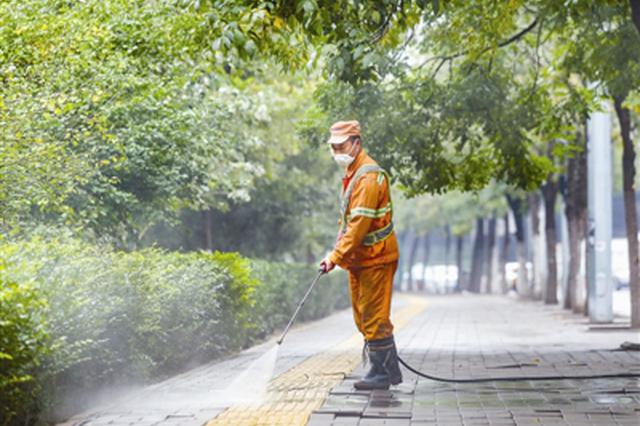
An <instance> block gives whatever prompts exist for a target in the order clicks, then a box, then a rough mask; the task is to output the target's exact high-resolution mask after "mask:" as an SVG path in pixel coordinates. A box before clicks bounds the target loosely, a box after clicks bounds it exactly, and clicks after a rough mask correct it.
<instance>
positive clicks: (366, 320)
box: [349, 262, 398, 341]
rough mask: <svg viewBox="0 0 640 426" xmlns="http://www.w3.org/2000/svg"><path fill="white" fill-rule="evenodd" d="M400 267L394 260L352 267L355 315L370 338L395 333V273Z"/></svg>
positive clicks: (351, 285)
mask: <svg viewBox="0 0 640 426" xmlns="http://www.w3.org/2000/svg"><path fill="white" fill-rule="evenodd" d="M397 267H398V262H393V263H387V264H385V265H376V266H371V267H367V268H353V269H349V288H350V289H351V305H352V307H353V319H354V320H355V322H356V326H357V327H358V330H360V332H361V333H362V334H363V335H364V338H365V339H366V340H367V341H369V340H377V339H384V338H386V337H389V336H391V335H392V334H393V325H392V324H391V319H390V318H389V316H390V313H391V290H392V288H393V275H394V274H395V272H396V269H397Z"/></svg>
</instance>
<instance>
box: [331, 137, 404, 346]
mask: <svg viewBox="0 0 640 426" xmlns="http://www.w3.org/2000/svg"><path fill="white" fill-rule="evenodd" d="M362 166H367V167H368V168H369V169H372V168H373V169H375V168H378V170H379V171H370V172H366V173H362V170H361V171H360V173H362V174H360V175H359V176H356V175H357V173H358V170H359V169H360V168H361V167H362ZM363 170H364V169H363ZM354 177H355V180H354ZM352 180H353V182H352ZM350 185H351V194H350V196H349V194H348V191H349V187H350ZM345 192H347V194H346V195H347V197H346V198H345ZM341 210H342V216H341V219H340V227H341V229H340V232H339V234H338V239H337V241H336V245H335V247H334V249H333V251H332V252H331V254H330V255H329V260H330V261H331V262H333V263H335V264H336V265H338V266H340V267H341V268H343V269H346V270H348V271H349V288H350V291H351V303H352V307H353V318H354V320H355V323H356V326H357V327H358V330H360V332H361V333H362V334H363V335H364V337H365V339H366V340H367V341H371V340H378V339H384V338H387V337H390V336H391V335H392V334H393V325H392V324H391V320H390V318H389V316H390V311H391V291H392V288H393V275H394V274H395V272H396V268H397V266H398V241H397V239H396V236H395V233H394V232H393V224H392V222H391V216H392V208H391V194H390V187H389V180H388V178H387V176H386V174H385V173H384V171H382V169H379V167H377V164H376V163H375V161H374V160H373V159H372V158H371V157H369V156H368V155H367V154H366V152H365V151H364V149H361V150H360V153H359V154H358V156H357V157H356V158H355V159H354V161H353V163H351V165H350V166H349V167H348V169H347V171H346V173H345V176H344V178H343V200H342V209H341Z"/></svg>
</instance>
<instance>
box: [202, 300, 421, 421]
mask: <svg viewBox="0 0 640 426" xmlns="http://www.w3.org/2000/svg"><path fill="white" fill-rule="evenodd" d="M402 297H403V299H405V300H407V301H408V304H407V305H406V306H405V307H403V308H402V309H400V310H399V311H398V312H397V313H396V314H395V315H393V318H392V320H393V323H394V326H395V329H396V331H397V330H399V329H401V328H402V327H404V326H405V325H406V324H407V323H408V322H409V321H410V320H411V319H412V318H413V317H415V316H416V315H418V314H419V313H420V312H422V311H423V310H424V309H425V307H426V302H425V300H424V299H423V298H421V297H416V296H409V295H402ZM361 348H362V335H360V334H359V333H355V334H354V335H353V336H351V337H350V338H349V339H347V340H345V341H344V342H342V343H340V344H339V345H337V346H335V347H333V348H331V349H330V350H329V351H327V352H323V353H320V354H317V355H314V356H312V357H309V358H307V359H306V360H304V361H303V362H301V363H300V364H298V365H296V366H295V367H293V368H292V369H290V370H288V371H286V372H284V373H282V374H281V375H280V376H278V377H276V378H275V379H272V380H271V382H270V383H269V388H268V390H267V395H266V397H265V399H264V402H263V403H261V404H259V405H234V406H232V407H229V408H228V409H227V410H225V411H224V412H222V413H220V415H218V416H217V417H216V418H215V419H213V420H211V421H210V422H209V423H207V426H217V425H234V426H258V425H286V426H296V425H306V424H307V420H308V419H309V416H310V415H311V413H312V412H313V411H314V410H317V409H318V408H320V407H321V406H322V403H323V402H324V400H325V399H326V397H327V395H328V394H329V391H330V390H331V388H333V387H334V386H335V385H337V384H338V383H340V382H341V381H342V380H343V379H344V377H345V376H346V375H347V374H349V373H350V372H351V371H353V369H354V368H356V367H357V365H358V363H359V362H361V360H362V358H361V352H360V349H361Z"/></svg>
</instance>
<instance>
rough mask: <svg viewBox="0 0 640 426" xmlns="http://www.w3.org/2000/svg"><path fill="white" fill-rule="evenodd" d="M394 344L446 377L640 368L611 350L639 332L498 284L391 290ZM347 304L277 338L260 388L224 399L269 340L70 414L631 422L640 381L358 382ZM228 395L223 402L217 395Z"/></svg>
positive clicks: (636, 420) (108, 418)
mask: <svg viewBox="0 0 640 426" xmlns="http://www.w3.org/2000/svg"><path fill="white" fill-rule="evenodd" d="M393 318H394V322H395V324H396V340H397V342H398V346H399V349H400V355H401V356H402V357H403V358H404V359H405V360H406V361H407V362H408V363H409V364H411V365H413V366H414V367H416V368H418V369H419V370H424V371H427V372H430V373H433V374H435V375H438V376H445V377H458V378H466V377H501V376H502V377H504V376H512V375H527V376H530V375H548V374H554V375H576V374H594V373H596V374H599V373H618V372H629V371H634V372H640V353H639V352H628V351H618V350H616V348H617V347H618V346H619V345H620V343H622V342H624V341H636V342H638V341H640V336H639V335H638V333H636V332H632V331H629V330H628V329H626V330H624V329H618V328H615V327H605V328H604V329H591V328H590V327H589V324H588V322H587V321H586V319H585V318H584V317H582V316H577V315H573V314H570V313H567V312H565V311H563V310H562V309H560V308H558V307H548V306H544V305H542V304H541V303H539V302H524V301H516V300H512V299H509V298H506V297H499V296H471V295H468V296H465V295H454V296H438V297H436V296H427V297H421V296H410V295H400V296H399V297H397V298H396V300H395V301H394V310H393ZM352 322H353V321H352V319H351V315H350V312H349V311H343V312H340V313H337V314H336V315H333V316H331V317H329V318H326V319H323V320H321V321H317V322H314V323H312V324H306V325H301V326H297V327H295V328H294V329H293V330H292V331H291V333H290V334H289V335H288V336H287V339H286V340H285V343H284V344H283V345H282V347H281V348H280V353H279V356H278V361H277V364H276V367H275V373H274V379H273V380H272V381H271V383H270V386H269V388H268V392H267V395H266V398H265V399H264V400H261V401H260V402H254V403H246V402H240V403H229V401H228V398H225V395H224V390H225V388H226V387H227V386H228V385H229V383H230V382H231V381H232V379H233V378H234V377H236V376H237V375H238V374H239V373H240V372H242V371H243V370H244V369H245V368H246V367H247V365H248V364H249V363H250V362H251V361H253V360H255V359H256V358H258V357H259V356H260V355H262V354H264V353H265V352H267V351H268V350H269V348H272V347H273V340H272V341H269V342H267V343H265V344H263V345H260V346H257V347H255V348H252V349H251V350H249V351H246V352H244V353H242V354H240V355H239V356H237V357H234V358H231V359H228V360H225V361H222V362H216V363H212V364H209V365H205V366H202V367H200V368H197V369H195V370H192V371H190V372H188V373H185V374H183V375H181V376H178V377H175V378H173V379H171V380H168V381H166V382H162V383H159V384H157V385H154V386H151V387H148V388H145V389H141V390H138V391H135V392H131V393H129V394H128V395H126V396H125V397H123V398H120V399H119V400H115V399H114V400H112V401H109V404H107V405H105V406H103V407H101V408H96V409H93V410H89V411H88V412H86V413H84V414H82V415H79V416H76V417H75V418H73V419H71V420H70V421H69V422H67V424H69V425H107V424H109V425H125V424H127V425H129V424H138V425H182V424H184V425H194V426H195V425H198V426H200V425H203V424H208V425H209V426H214V425H223V424H224V425H238V426H239V425H262V424H264V425H274V424H277V425H287V426H291V425H305V424H307V423H308V424H309V425H384V424H386V425H418V424H424V425H427V424H429V425H436V424H437V425H530V424H554V425H555V424H564V425H567V424H570V425H587V424H593V425H608V424H625V425H626V424H633V425H638V424H640V382H639V381H638V380H636V379H600V380H565V381H528V382H489V383H483V384H447V383H440V382H434V381H430V380H426V379H422V378H418V377H416V376H415V375H413V374H411V373H409V372H406V371H405V381H404V383H403V384H401V385H399V386H396V387H394V388H392V389H391V390H390V391H384V392H380V391H376V392H356V391H354V390H353V387H352V383H353V380H354V377H355V376H357V375H361V374H362V373H363V368H362V366H361V365H360V359H361V358H360V356H361V353H360V349H361V343H362V339H361V337H360V336H359V335H357V334H355V333H354V326H353V323H352ZM225 401H226V402H225Z"/></svg>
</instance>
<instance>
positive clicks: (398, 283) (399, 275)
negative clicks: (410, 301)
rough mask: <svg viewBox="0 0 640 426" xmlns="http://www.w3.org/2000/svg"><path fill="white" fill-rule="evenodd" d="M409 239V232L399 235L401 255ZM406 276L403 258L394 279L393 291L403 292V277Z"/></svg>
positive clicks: (399, 262) (399, 260)
mask: <svg viewBox="0 0 640 426" xmlns="http://www.w3.org/2000/svg"><path fill="white" fill-rule="evenodd" d="M406 238H407V231H404V232H399V233H398V247H399V248H400V253H401V254H402V252H403V251H404V250H403V249H404V242H405V240H406ZM403 274H404V262H403V259H402V256H400V259H398V270H397V271H396V274H395V276H394V277H393V289H394V290H398V291H402V275H403Z"/></svg>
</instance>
